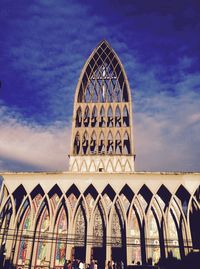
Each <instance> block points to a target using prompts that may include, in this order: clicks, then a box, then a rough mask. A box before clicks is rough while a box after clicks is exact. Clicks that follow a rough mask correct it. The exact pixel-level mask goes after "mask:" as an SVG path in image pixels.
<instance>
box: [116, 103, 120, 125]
mask: <svg viewBox="0 0 200 269" xmlns="http://www.w3.org/2000/svg"><path fill="white" fill-rule="evenodd" d="M115 127H121V111H120V108H119V106H117V107H116V110H115Z"/></svg>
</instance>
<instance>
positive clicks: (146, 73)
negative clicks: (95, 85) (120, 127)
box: [0, 0, 200, 171]
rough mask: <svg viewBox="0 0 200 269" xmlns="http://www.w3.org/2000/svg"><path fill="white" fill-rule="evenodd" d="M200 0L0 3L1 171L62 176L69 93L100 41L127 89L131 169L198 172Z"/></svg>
mask: <svg viewBox="0 0 200 269" xmlns="http://www.w3.org/2000/svg"><path fill="white" fill-rule="evenodd" d="M199 14H200V1H199V0H196V1H195V0H173V1H164V0H163V1H161V0H151V1H149V0H110V1H109V0H101V1H99V0H95V1H94V0H85V1H84V0H79V1H76V0H71V1H70V0H56V1H53V0H32V1H27V0H18V1H16V0H15V1H14V0H1V1H0V33H1V35H0V81H1V87H0V171H67V169H68V153H69V147H70V134H71V118H72V113H73V99H74V94H75V88H76V85H77V82H78V79H79V76H80V72H81V70H82V68H83V65H84V63H85V61H86V60H87V58H88V57H89V55H90V54H91V52H92V51H93V49H94V48H95V47H96V46H97V44H98V43H99V42H100V41H101V40H102V39H106V40H107V41H108V42H109V43H110V45H111V46H112V47H113V49H114V50H115V51H116V53H117V54H118V56H119V58H120V60H121V61H122V63H123V65H124V68H125V71H126V73H127V76H128V79H129V83H130V86H131V91H132V101H133V113H134V115H133V124H134V134H133V135H134V143H135V151H136V165H135V166H136V171H200V161H199V160H200V34H199V33H200V16H199Z"/></svg>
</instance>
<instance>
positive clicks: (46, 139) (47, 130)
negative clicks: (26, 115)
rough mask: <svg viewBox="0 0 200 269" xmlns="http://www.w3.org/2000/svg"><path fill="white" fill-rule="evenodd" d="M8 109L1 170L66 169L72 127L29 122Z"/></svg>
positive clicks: (3, 127) (1, 127) (0, 127)
mask: <svg viewBox="0 0 200 269" xmlns="http://www.w3.org/2000/svg"><path fill="white" fill-rule="evenodd" d="M5 111H6V110H5V108H4V117H3V120H2V122H1V123H0V133H1V139H0V170H2V171H5V170H20V171H23V170H24V171H27V170H34V171H44V170H47V171H55V170H61V171H63V170H64V171H65V170H67V167H68V156H67V155H68V153H69V146H70V128H69V127H61V126H60V123H58V122H57V123H55V124H54V125H51V126H48V127H44V126H40V125H37V124H29V123H27V122H25V121H22V120H21V119H20V117H16V116H15V118H13V117H11V116H10V115H8V114H6V115H5ZM0 114H1V113H0Z"/></svg>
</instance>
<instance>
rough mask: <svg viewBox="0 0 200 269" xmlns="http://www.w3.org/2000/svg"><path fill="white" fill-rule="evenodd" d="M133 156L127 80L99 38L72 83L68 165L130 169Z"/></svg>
mask: <svg viewBox="0 0 200 269" xmlns="http://www.w3.org/2000/svg"><path fill="white" fill-rule="evenodd" d="M134 156H135V155H134V144H133V126H132V103H131V91H130V86H129V82H128V79H127V76H126V73H125V70H124V68H123V65H122V63H121V61H120V59H119V58H118V56H117V54H116V53H115V51H114V50H113V49H112V48H111V46H110V45H109V44H108V42H107V41H105V40H103V41H102V42H101V43H100V44H99V45H98V46H97V47H96V48H95V49H94V51H93V52H92V54H91V55H90V57H89V58H88V60H87V62H86V63H85V65H84V67H83V70H82V72H81V75H80V78H79V81H78V84H77V87H76V93H75V98H74V111H73V120H72V141H71V150H70V161H69V169H70V171H73V172H103V171H105V172H131V171H134Z"/></svg>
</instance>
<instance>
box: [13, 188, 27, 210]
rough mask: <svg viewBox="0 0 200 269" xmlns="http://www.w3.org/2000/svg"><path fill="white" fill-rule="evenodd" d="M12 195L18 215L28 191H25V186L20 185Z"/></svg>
mask: <svg viewBox="0 0 200 269" xmlns="http://www.w3.org/2000/svg"><path fill="white" fill-rule="evenodd" d="M12 195H13V198H14V201H15V211H16V213H17V211H18V209H19V207H20V205H21V203H22V201H23V199H24V197H25V196H26V190H25V189H24V186H23V185H22V184H20V185H19V186H18V187H17V189H16V190H15V191H14V192H13V194H12Z"/></svg>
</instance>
